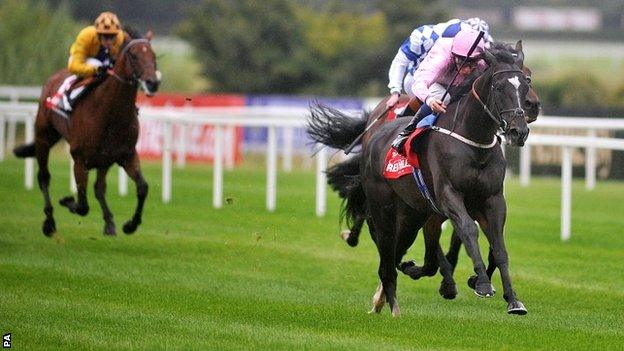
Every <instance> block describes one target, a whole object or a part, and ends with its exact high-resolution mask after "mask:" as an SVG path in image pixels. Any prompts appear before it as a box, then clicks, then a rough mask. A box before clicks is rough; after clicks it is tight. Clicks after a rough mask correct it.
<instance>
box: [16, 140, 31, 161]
mask: <svg viewBox="0 0 624 351" xmlns="http://www.w3.org/2000/svg"><path fill="white" fill-rule="evenodd" d="M13 154H14V155H15V156H16V157H19V158H26V157H35V143H34V142H32V143H28V144H22V145H20V146H16V147H15V148H14V149H13Z"/></svg>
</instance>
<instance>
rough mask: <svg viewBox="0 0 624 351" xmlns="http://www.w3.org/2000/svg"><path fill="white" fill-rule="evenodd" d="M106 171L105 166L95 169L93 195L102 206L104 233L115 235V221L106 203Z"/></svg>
mask: <svg viewBox="0 0 624 351" xmlns="http://www.w3.org/2000/svg"><path fill="white" fill-rule="evenodd" d="M107 172H108V167H106V168H98V170H97V178H96V180H95V184H93V190H94V192H95V197H96V198H97V200H98V202H99V203H100V207H101V208H102V215H103V216H104V222H105V223H104V234H106V235H115V234H117V232H116V230H115V222H113V214H112V213H111V211H110V209H109V208H108V204H107V203H106V174H107Z"/></svg>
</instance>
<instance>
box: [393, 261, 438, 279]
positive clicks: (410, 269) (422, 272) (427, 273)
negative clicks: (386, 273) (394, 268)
mask: <svg viewBox="0 0 624 351" xmlns="http://www.w3.org/2000/svg"><path fill="white" fill-rule="evenodd" d="M399 270H400V271H401V272H403V273H405V274H407V275H408V276H409V277H410V278H412V279H414V280H418V279H420V278H422V277H433V276H434V275H436V273H437V272H438V267H431V266H429V267H427V266H422V267H420V266H416V265H415V264H414V262H412V261H410V262H403V263H401V264H400V265H399Z"/></svg>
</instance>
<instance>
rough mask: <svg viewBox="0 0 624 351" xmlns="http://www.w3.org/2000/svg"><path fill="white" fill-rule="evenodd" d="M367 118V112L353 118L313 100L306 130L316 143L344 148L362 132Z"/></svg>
mask: <svg viewBox="0 0 624 351" xmlns="http://www.w3.org/2000/svg"><path fill="white" fill-rule="evenodd" d="M367 119H368V116H367V114H363V116H362V117H360V118H355V117H351V116H348V115H346V114H344V113H342V112H340V111H338V110H336V109H334V108H331V107H328V106H325V105H322V104H320V103H319V102H315V103H313V104H312V105H311V106H310V117H309V118H308V126H307V132H308V135H310V137H311V138H312V140H314V141H316V142H317V143H321V144H323V145H327V146H329V147H331V148H334V149H341V150H344V149H346V148H347V147H348V146H349V145H350V144H351V143H352V142H353V141H354V140H355V139H357V137H358V136H359V135H360V134H362V133H363V132H364V129H366V121H367Z"/></svg>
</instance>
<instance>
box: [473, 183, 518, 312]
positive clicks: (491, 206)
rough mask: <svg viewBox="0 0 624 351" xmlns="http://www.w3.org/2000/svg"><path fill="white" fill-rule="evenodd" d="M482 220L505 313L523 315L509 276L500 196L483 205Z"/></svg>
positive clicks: (503, 207)
mask: <svg viewBox="0 0 624 351" xmlns="http://www.w3.org/2000/svg"><path fill="white" fill-rule="evenodd" d="M482 213H483V218H480V224H481V228H482V229H483V232H484V233H485V235H486V237H487V238H488V241H489V242H490V247H491V249H492V254H493V258H494V260H495V262H496V265H497V266H498V269H499V271H500V274H501V280H502V282H503V297H504V299H505V301H507V313H510V314H520V315H524V314H526V313H527V310H526V308H525V307H524V304H523V303H522V302H521V301H520V300H518V298H517V297H516V293H515V291H514V290H513V287H512V284H511V277H510V275H509V256H508V255H507V249H506V248H505V239H504V237H503V230H504V226H505V217H506V215H507V209H506V205H505V199H504V198H503V196H502V195H498V196H493V197H491V198H489V199H488V200H487V201H486V203H485V204H484V210H483V212H482Z"/></svg>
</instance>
